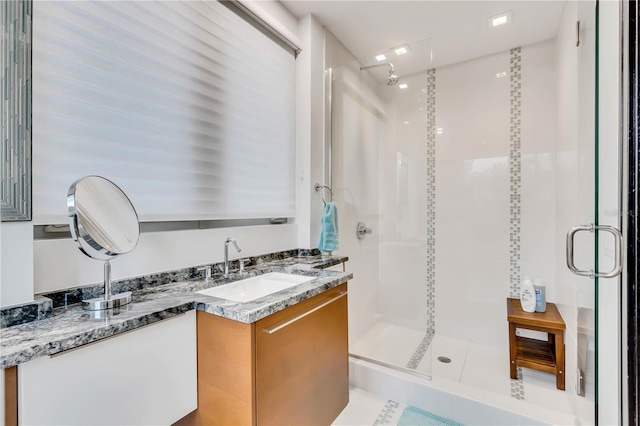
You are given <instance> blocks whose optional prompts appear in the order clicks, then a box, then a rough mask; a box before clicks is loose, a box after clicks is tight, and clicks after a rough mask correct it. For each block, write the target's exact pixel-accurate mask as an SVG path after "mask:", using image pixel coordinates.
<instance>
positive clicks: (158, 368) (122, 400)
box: [18, 311, 197, 425]
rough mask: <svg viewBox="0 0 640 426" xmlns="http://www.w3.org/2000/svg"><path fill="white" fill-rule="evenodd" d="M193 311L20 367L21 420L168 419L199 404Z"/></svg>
mask: <svg viewBox="0 0 640 426" xmlns="http://www.w3.org/2000/svg"><path fill="white" fill-rule="evenodd" d="M196 365H197V363H196V326H195V311H190V312H188V313H187V314H185V315H182V316H179V317H176V318H172V319H168V320H164V321H161V322H159V323H156V324H153V325H150V326H147V327H143V328H140V329H138V330H134V331H131V332H129V333H126V334H122V335H119V336H115V337H112V338H110V339H106V340H104V341H101V342H96V343H93V344H90V345H87V346H85V347H81V348H78V349H75V350H72V351H69V352H67V353H64V354H61V355H57V356H54V357H45V358H40V359H36V360H34V361H31V362H27V363H25V364H21V365H20V366H19V367H18V392H19V419H20V424H23V425H45V424H46V425H166V424H171V423H173V422H175V421H177V420H179V419H180V418H182V417H183V416H185V415H186V414H188V413H189V412H191V411H192V410H195V408H196V406H197V388H196V380H197V379H196V369H197V367H196Z"/></svg>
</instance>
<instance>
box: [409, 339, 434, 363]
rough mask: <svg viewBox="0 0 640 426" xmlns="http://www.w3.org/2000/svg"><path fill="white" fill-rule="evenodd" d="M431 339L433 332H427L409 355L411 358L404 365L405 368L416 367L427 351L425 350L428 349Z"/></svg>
mask: <svg viewBox="0 0 640 426" xmlns="http://www.w3.org/2000/svg"><path fill="white" fill-rule="evenodd" d="M432 341H433V333H427V334H425V335H424V337H423V338H422V341H421V342H420V344H419V345H418V347H417V348H416V350H415V352H413V355H411V359H410V360H409V362H408V363H407V366H406V367H407V368H411V369H412V370H415V369H417V368H418V366H419V365H420V362H422V359H423V358H424V355H425V354H426V353H427V350H429V346H431V342H432Z"/></svg>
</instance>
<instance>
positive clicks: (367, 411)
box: [332, 388, 387, 426]
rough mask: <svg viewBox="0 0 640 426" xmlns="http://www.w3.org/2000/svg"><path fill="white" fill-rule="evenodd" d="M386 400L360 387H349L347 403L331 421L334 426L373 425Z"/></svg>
mask: <svg viewBox="0 0 640 426" xmlns="http://www.w3.org/2000/svg"><path fill="white" fill-rule="evenodd" d="M386 402H387V400H385V399H382V398H380V397H378V396H376V395H373V394H371V393H368V392H365V391H363V390H360V389H356V388H351V389H349V404H347V406H346V407H345V409H344V410H342V413H340V415H339V416H338V417H337V418H336V419H335V420H334V421H333V423H332V425H334V426H353V425H373V424H374V423H375V421H376V419H377V418H378V415H379V414H380V412H381V411H382V410H383V408H384V406H385V404H386Z"/></svg>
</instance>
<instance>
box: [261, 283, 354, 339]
mask: <svg viewBox="0 0 640 426" xmlns="http://www.w3.org/2000/svg"><path fill="white" fill-rule="evenodd" d="M348 293H349V292H348V291H345V292H342V293H340V294H339V295H337V296H336V297H334V298H333V299H329V300H327V301H326V302H324V303H322V304H320V305H318V306H316V307H315V308H313V309H310V310H308V311H306V312H304V313H302V314H300V315H298V316H296V317H293V318H291V319H290V320H287V321H285V322H283V323H280V324H279V325H276V326H275V327H273V328H265V329H263V330H262V331H264V332H265V333H267V334H273V333H275V332H276V331H279V330H282V329H283V328H285V327H287V326H289V325H291V324H293V323H294V322H296V321H298V320H301V319H302V318H304V317H306V316H307V315H311V314H312V313H314V312H316V311H319V310H320V309H322V308H324V307H325V306H327V305H329V304H330V303H333V302H335V301H336V300H338V299H341V298H343V297H345V296H346V295H347V294H348Z"/></svg>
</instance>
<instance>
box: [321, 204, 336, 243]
mask: <svg viewBox="0 0 640 426" xmlns="http://www.w3.org/2000/svg"><path fill="white" fill-rule="evenodd" d="M318 248H319V249H320V251H334V250H338V248H340V245H339V244H338V207H337V206H336V203H327V204H325V205H324V210H323V211H322V230H321V231H320V241H318Z"/></svg>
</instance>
